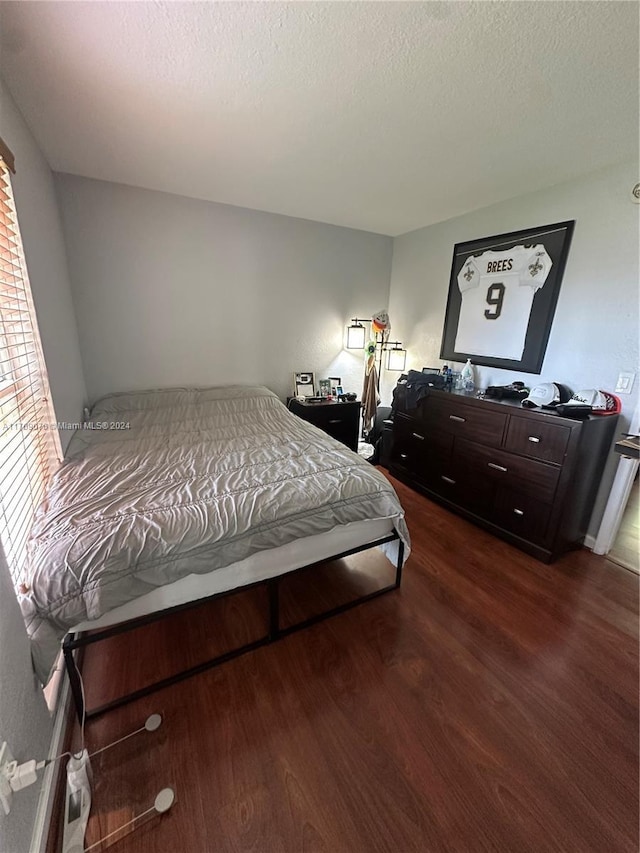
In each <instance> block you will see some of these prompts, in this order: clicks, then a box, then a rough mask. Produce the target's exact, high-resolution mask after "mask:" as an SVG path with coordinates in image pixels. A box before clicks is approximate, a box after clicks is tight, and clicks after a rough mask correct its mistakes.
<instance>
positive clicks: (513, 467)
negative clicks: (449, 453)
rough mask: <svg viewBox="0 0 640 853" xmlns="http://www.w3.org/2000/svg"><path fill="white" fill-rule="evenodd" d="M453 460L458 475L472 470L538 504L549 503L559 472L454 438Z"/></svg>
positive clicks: (549, 467)
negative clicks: (536, 501) (534, 500)
mask: <svg viewBox="0 0 640 853" xmlns="http://www.w3.org/2000/svg"><path fill="white" fill-rule="evenodd" d="M454 461H455V466H456V469H457V471H458V472H459V473H460V475H461V476H464V475H465V474H467V473H468V472H471V471H474V472H475V473H476V474H477V475H478V476H481V477H483V478H485V479H489V480H492V481H493V482H495V483H498V484H499V485H500V486H503V487H505V488H509V489H513V490H514V491H517V492H519V493H520V494H526V495H530V496H532V497H536V498H537V499H538V500H540V501H541V502H542V503H551V502H552V501H553V497H554V495H555V491H556V486H557V484H558V479H559V477H560V469H559V468H557V467H555V466H553V465H549V464H547V463H546V462H538V461H536V460H534V459H524V458H523V457H522V456H514V455H513V454H510V453H505V452H504V451H503V450H496V449H494V448H492V447H485V446H484V445H482V444H476V443H475V442H471V441H465V440H464V439H456V442H455V450H454Z"/></svg>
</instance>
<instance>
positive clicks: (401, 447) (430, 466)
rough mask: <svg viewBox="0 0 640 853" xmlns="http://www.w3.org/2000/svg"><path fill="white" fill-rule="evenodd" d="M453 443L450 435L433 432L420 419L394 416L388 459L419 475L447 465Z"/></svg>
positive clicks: (422, 477)
mask: <svg viewBox="0 0 640 853" xmlns="http://www.w3.org/2000/svg"><path fill="white" fill-rule="evenodd" d="M452 446H453V436H451V435H432V434H430V433H429V431H428V430H427V429H426V428H425V425H424V424H423V423H421V422H420V421H417V420H415V419H413V418H407V417H404V416H402V415H397V416H396V418H395V420H394V424H393V449H392V451H391V462H392V464H393V465H394V466H396V467H399V468H402V469H405V470H406V471H407V472H408V473H410V474H411V475H412V476H414V477H417V478H418V479H421V480H424V479H425V478H426V476H427V473H428V472H429V471H431V470H435V469H437V468H439V467H440V466H442V465H448V463H449V459H450V456H451V448H452Z"/></svg>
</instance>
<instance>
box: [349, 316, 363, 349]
mask: <svg viewBox="0 0 640 853" xmlns="http://www.w3.org/2000/svg"><path fill="white" fill-rule="evenodd" d="M364 322H366V321H364ZM362 323H363V321H362V320H359V319H358V318H357V317H354V318H353V320H352V321H351V325H350V326H348V327H347V349H364V341H365V333H366V329H365V327H364V326H363V325H362Z"/></svg>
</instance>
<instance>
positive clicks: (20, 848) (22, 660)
mask: <svg viewBox="0 0 640 853" xmlns="http://www.w3.org/2000/svg"><path fill="white" fill-rule="evenodd" d="M0 649H2V654H1V656H0V740H6V741H7V743H8V744H9V747H10V748H11V752H12V753H13V757H14V758H15V759H16V760H17V761H27V760H28V759H30V758H36V759H41V758H45V757H46V756H47V755H49V744H50V742H51V732H52V725H51V718H50V717H49V712H48V710H47V706H46V705H45V701H44V698H43V696H42V689H41V688H40V686H39V684H37V683H36V680H35V677H34V676H33V673H32V668H31V657H30V655H29V644H28V642H27V636H26V632H25V629H24V622H23V621H22V614H21V613H20V608H19V607H18V602H17V601H16V597H15V594H14V592H13V585H12V583H11V578H10V576H9V570H8V568H7V565H6V563H5V559H4V554H3V553H2V550H1V549H0ZM40 788H41V781H38V782H36V783H35V785H33V786H32V787H31V788H27V789H26V790H24V791H20V792H19V793H17V794H14V795H13V802H12V806H11V813H10V814H9V815H6V816H5V814H4V812H3V811H1V810H0V850H1V851H2V853H27V851H28V850H29V844H30V841H31V834H32V832H33V821H34V816H35V811H36V806H37V804H38V796H39V794H40Z"/></svg>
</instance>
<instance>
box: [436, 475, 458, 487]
mask: <svg viewBox="0 0 640 853" xmlns="http://www.w3.org/2000/svg"><path fill="white" fill-rule="evenodd" d="M440 479H441V480H444V481H445V483H449V485H450V486H455V484H456V481H455V480H452V479H451V477H445V476H444V474H441V475H440Z"/></svg>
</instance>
